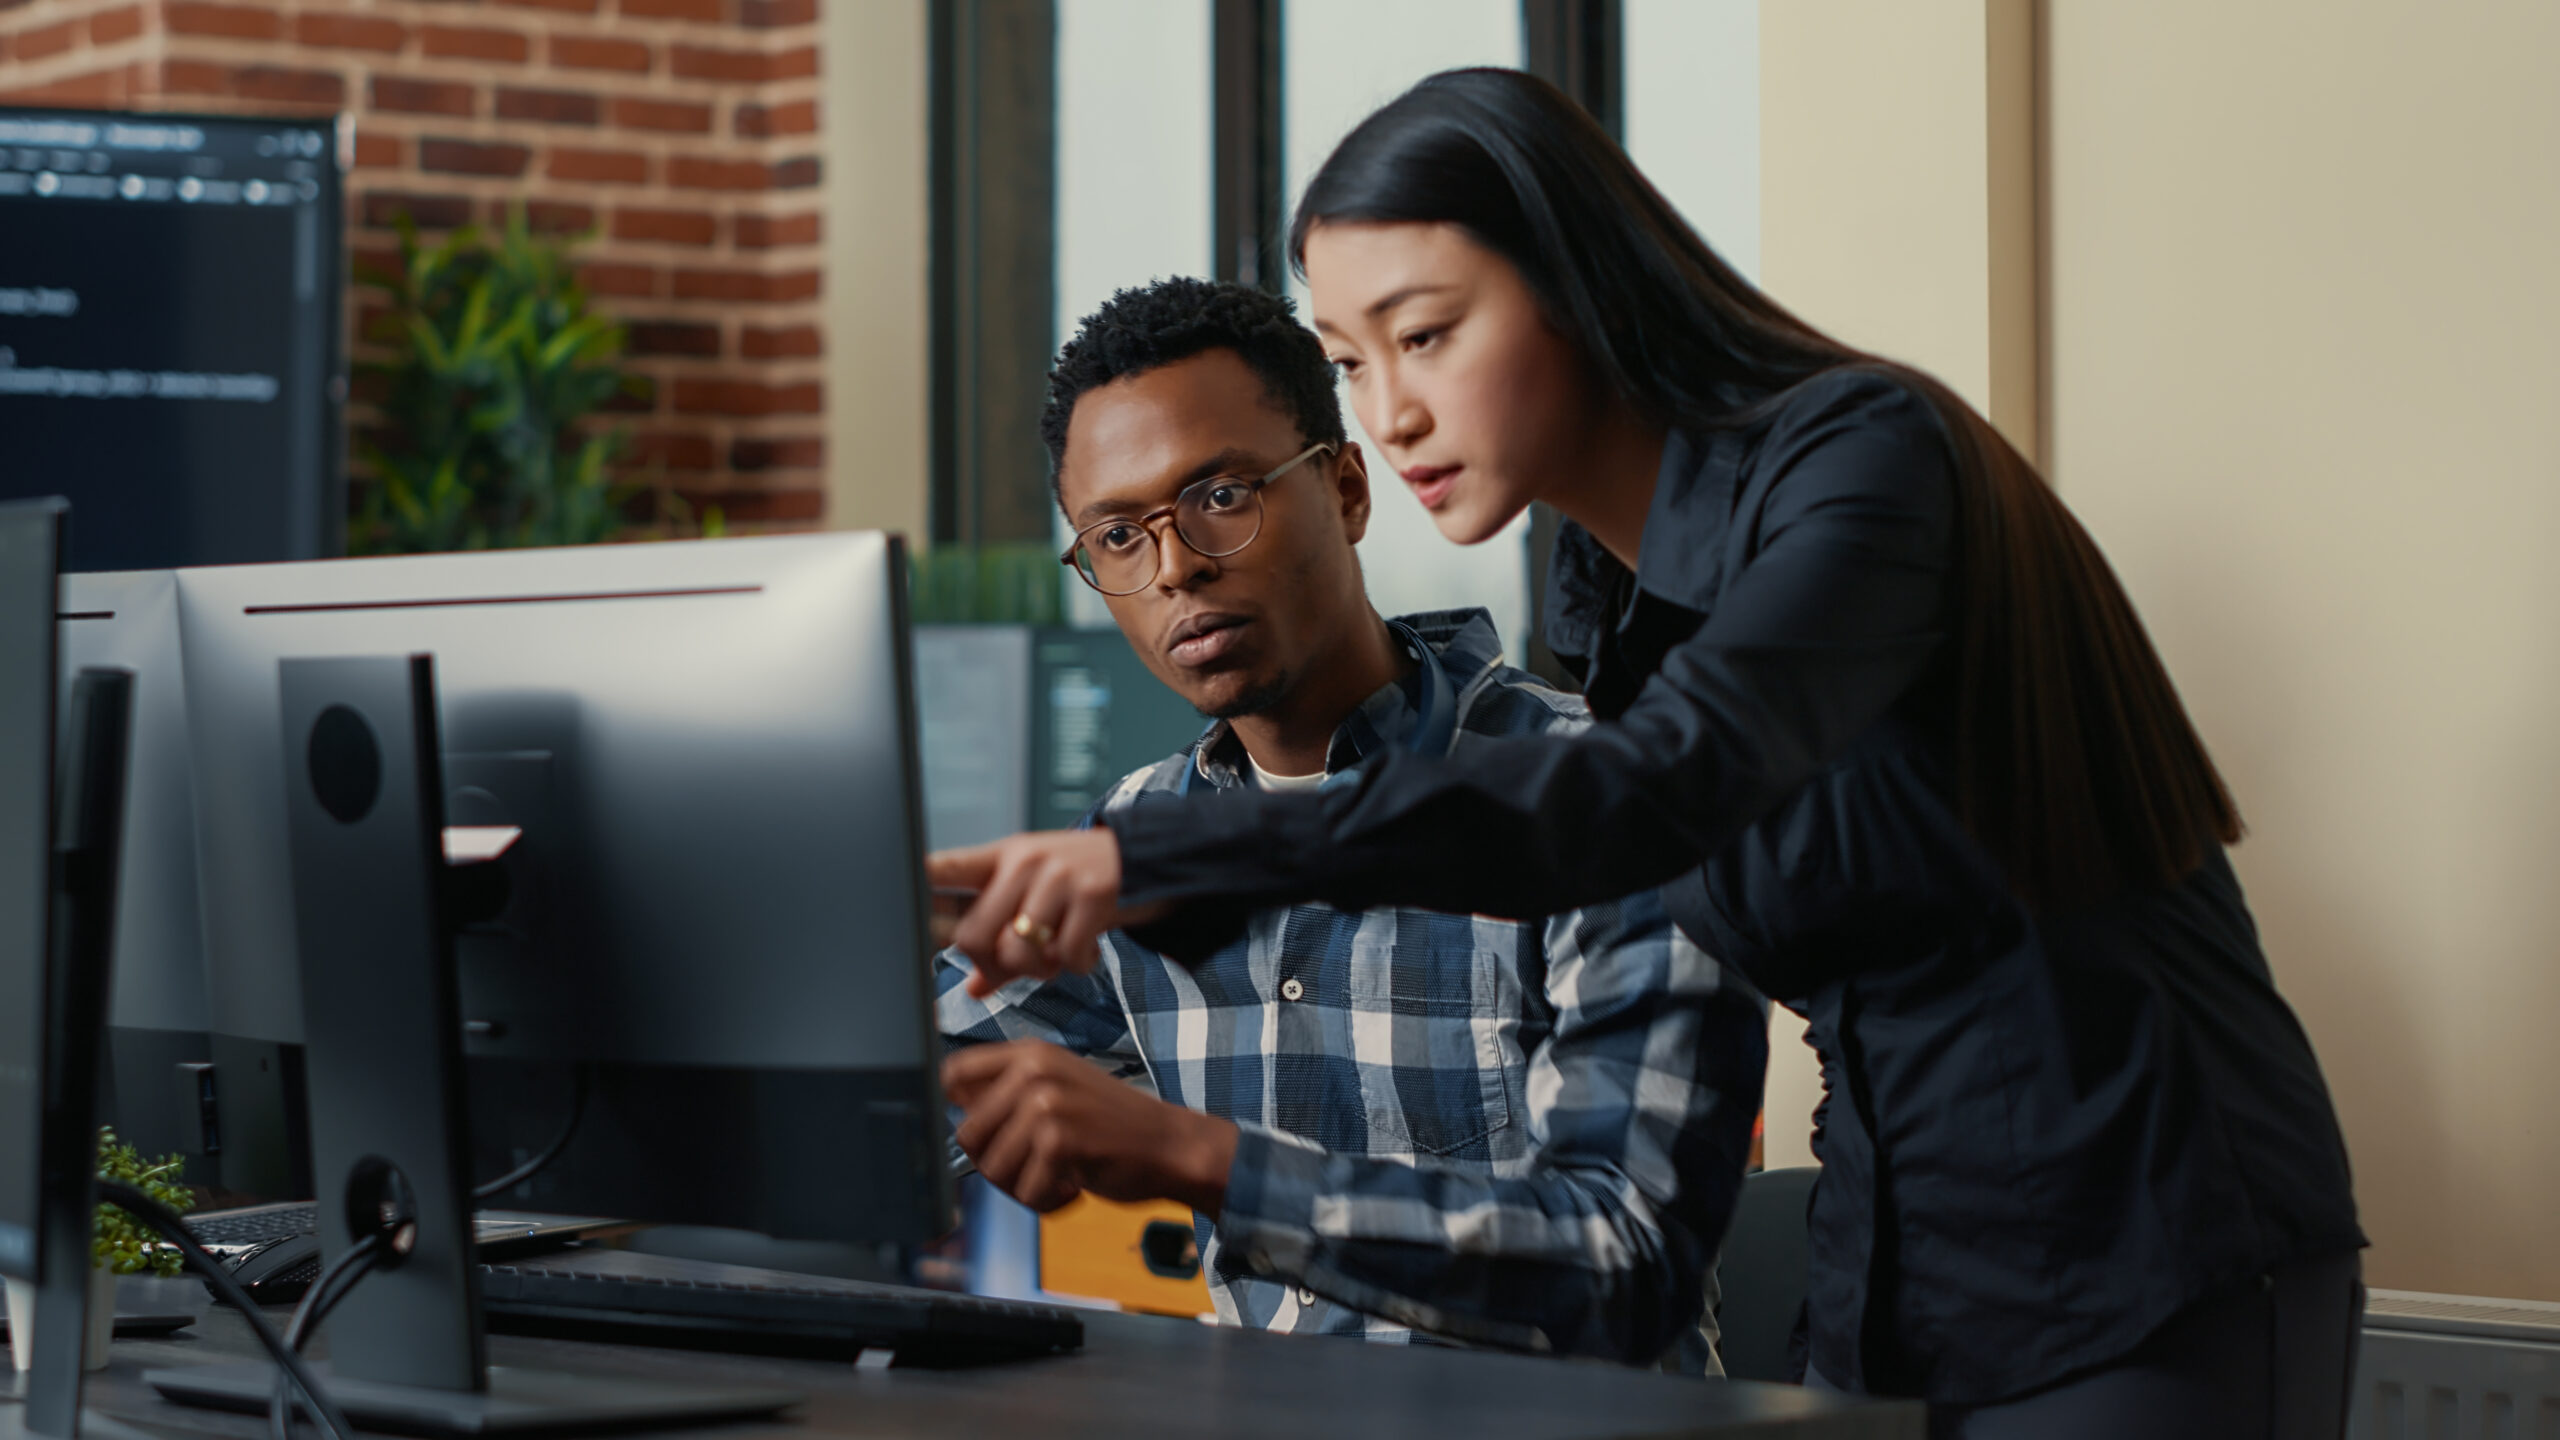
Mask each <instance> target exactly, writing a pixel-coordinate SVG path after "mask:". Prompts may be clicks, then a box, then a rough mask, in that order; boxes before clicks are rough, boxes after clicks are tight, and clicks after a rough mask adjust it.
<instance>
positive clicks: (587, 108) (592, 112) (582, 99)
mask: <svg viewBox="0 0 2560 1440" xmlns="http://www.w3.org/2000/svg"><path fill="white" fill-rule="evenodd" d="M603 114H604V102H603V101H601V100H598V99H597V98H596V97H594V96H593V95H587V94H583V93H581V92H579V91H575V90H519V89H517V88H515V87H514V86H511V85H509V86H501V87H499V90H498V118H499V119H501V120H532V121H535V122H537V123H540V124H544V125H593V124H594V123H596V121H597V120H598V119H600V118H601V117H602V116H603Z"/></svg>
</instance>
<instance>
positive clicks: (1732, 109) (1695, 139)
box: [1625, 0, 1760, 283]
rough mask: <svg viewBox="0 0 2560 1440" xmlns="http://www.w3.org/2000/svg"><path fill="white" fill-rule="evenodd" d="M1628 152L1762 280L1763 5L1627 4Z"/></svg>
mask: <svg viewBox="0 0 2560 1440" xmlns="http://www.w3.org/2000/svg"><path fill="white" fill-rule="evenodd" d="M1625 3H1626V10H1625V27H1626V28H1625V38H1626V46H1627V56H1626V122H1627V153H1628V154H1629V155H1630V156H1632V157H1634V159H1635V162H1636V165H1637V167H1638V168H1639V169H1641V170H1643V171H1644V173H1645V175H1646V177H1647V178H1649V179H1651V180H1652V181H1653V183H1654V186H1655V187H1656V188H1657V189H1659V190H1661V191H1662V193H1663V194H1664V195H1665V196H1667V197H1669V199H1670V201H1671V203H1672V204H1673V205H1675V206H1678V207H1679V210H1680V213H1681V214H1682V215H1683V216H1685V217H1687V219H1688V221H1689V223H1690V224H1691V225H1693V226H1695V227H1697V230H1698V233H1700V234H1702V235H1704V236H1706V237H1707V243H1708V244H1710V245H1712V246H1714V247H1715V249H1716V253H1717V254H1719V255H1722V256H1723V257H1724V258H1725V261H1726V263H1728V264H1730V265H1732V266H1733V268H1735V269H1736V270H1739V271H1741V272H1742V273H1743V275H1744V276H1745V277H1746V278H1748V279H1750V280H1751V281H1753V282H1754V283H1757V282H1758V280H1759V278H1760V0H1625Z"/></svg>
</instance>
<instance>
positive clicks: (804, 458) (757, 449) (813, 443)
mask: <svg viewBox="0 0 2560 1440" xmlns="http://www.w3.org/2000/svg"><path fill="white" fill-rule="evenodd" d="M826 463H827V444H826V442H825V441H823V440H820V439H818V438H817V437H816V436H814V435H812V436H803V437H801V438H798V439H751V440H747V439H742V440H732V441H730V442H729V468H730V469H732V470H738V471H743V472H745V473H747V474H750V475H752V474H754V473H756V472H757V471H760V470H814V469H816V468H818V467H819V466H821V465H824V464H826Z"/></svg>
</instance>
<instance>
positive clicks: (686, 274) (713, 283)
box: [675, 270, 766, 300]
mask: <svg viewBox="0 0 2560 1440" xmlns="http://www.w3.org/2000/svg"><path fill="white" fill-rule="evenodd" d="M675 282H676V284H675V295H676V298H677V299H679V300H762V299H764V298H765V290H766V286H765V280H764V276H763V275H762V274H760V273H758V272H756V271H753V270H678V271H677V272H676V274H675Z"/></svg>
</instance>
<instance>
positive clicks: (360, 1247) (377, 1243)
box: [267, 1235, 383, 1440]
mask: <svg viewBox="0 0 2560 1440" xmlns="http://www.w3.org/2000/svg"><path fill="white" fill-rule="evenodd" d="M382 1247H383V1240H382V1237H381V1236H380V1235H367V1236H365V1237H364V1238H363V1239H361V1240H358V1241H357V1242H356V1243H355V1244H354V1245H352V1246H349V1247H348V1249H347V1252H346V1253H345V1254H343V1255H340V1256H339V1257H338V1258H337V1259H335V1260H332V1261H330V1262H329V1264H328V1266H327V1268H325V1269H323V1270H322V1271H321V1272H320V1278H319V1279H317V1280H315V1281H313V1282H311V1289H310V1291H309V1292H308V1293H306V1294H305V1295H304V1296H303V1297H302V1303H301V1304H300V1305H298V1306H296V1307H294V1312H293V1322H292V1323H291V1324H289V1325H287V1326H285V1330H284V1348H285V1349H287V1350H290V1351H292V1352H293V1353H294V1354H296V1355H299V1354H301V1353H302V1347H303V1344H304V1342H306V1341H308V1340H309V1339H310V1338H311V1333H312V1332H313V1331H315V1330H317V1329H319V1328H320V1322H322V1321H324V1320H326V1319H328V1318H329V1312H330V1311H332V1310H335V1309H336V1308H338V1302H339V1301H341V1300H344V1299H346V1298H347V1296H349V1295H351V1294H353V1293H355V1288H356V1282H357V1281H359V1280H362V1279H363V1278H364V1277H365V1276H366V1275H367V1274H369V1273H371V1272H372V1270H373V1267H374V1262H375V1261H377V1260H378V1259H380V1258H381V1255H382ZM267 1433H268V1435H269V1436H271V1437H272V1440H292V1436H293V1388H292V1387H291V1386H289V1385H287V1384H286V1383H285V1377H284V1376H282V1375H278V1376H276V1388H275V1393H274V1394H273V1395H271V1396H269V1397H268V1398H267Z"/></svg>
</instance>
